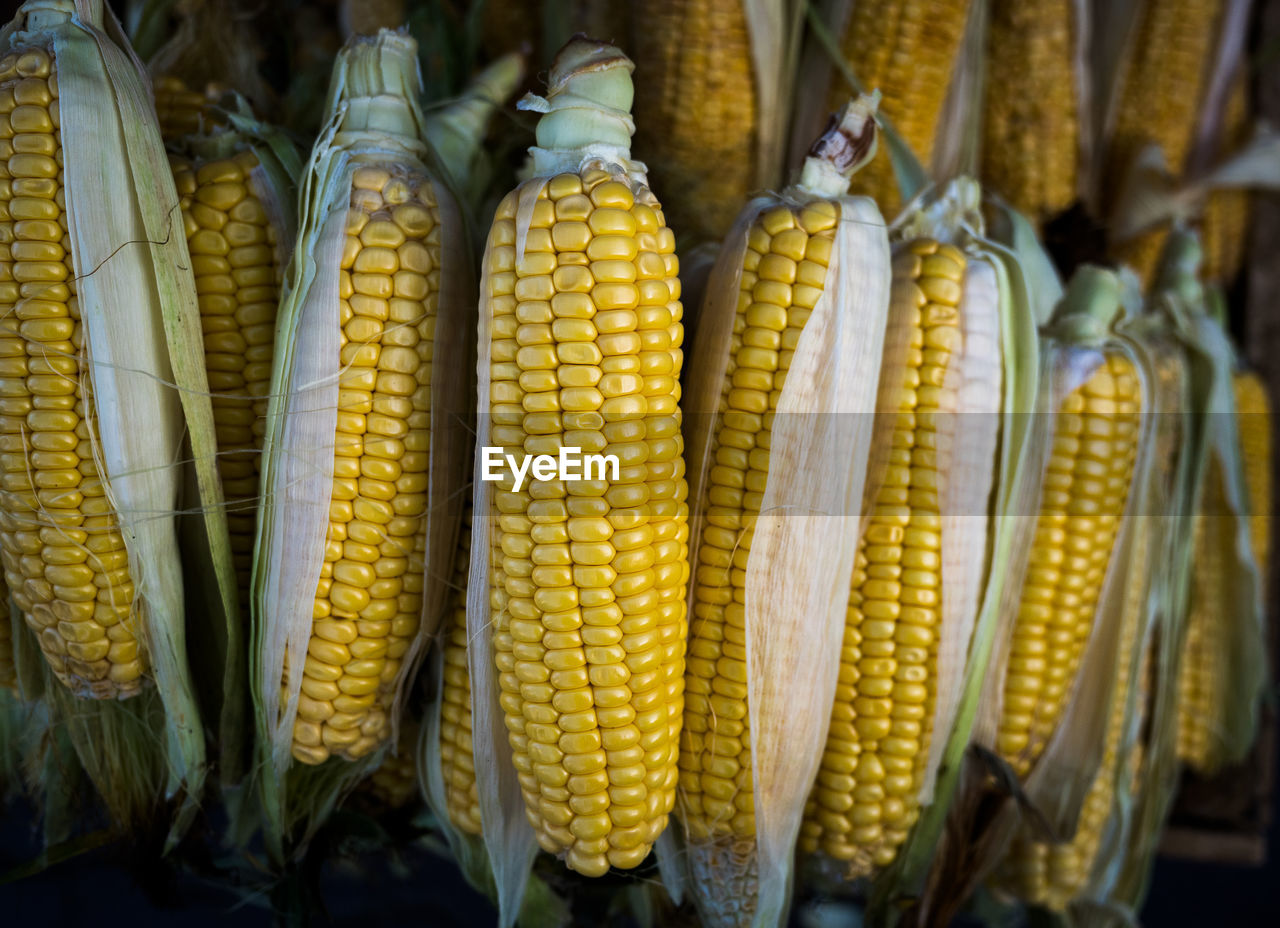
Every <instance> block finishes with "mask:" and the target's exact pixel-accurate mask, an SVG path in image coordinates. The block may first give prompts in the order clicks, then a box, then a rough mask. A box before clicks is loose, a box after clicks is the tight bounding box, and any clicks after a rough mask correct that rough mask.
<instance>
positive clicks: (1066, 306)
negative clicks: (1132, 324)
mask: <svg viewBox="0 0 1280 928" xmlns="http://www.w3.org/2000/svg"><path fill="white" fill-rule="evenodd" d="M1120 295H1121V283H1120V278H1119V276H1118V275H1117V274H1116V273H1115V271H1111V270H1108V269H1107V268H1105V267H1098V266H1097V265H1093V264H1086V265H1083V266H1082V267H1080V268H1079V269H1077V270H1076V272H1075V273H1074V274H1073V275H1071V280H1070V281H1069V282H1068V284H1067V292H1066V293H1065V294H1064V295H1063V298H1062V302H1060V303H1059V304H1058V307H1057V309H1056V310H1055V311H1054V314H1053V318H1052V319H1051V320H1050V327H1051V328H1054V329H1058V330H1064V329H1069V330H1070V332H1071V333H1072V334H1073V336H1074V337H1075V338H1078V339H1080V340H1082V341H1089V340H1092V339H1099V338H1105V337H1106V333H1107V330H1108V329H1109V328H1110V327H1111V325H1112V323H1114V322H1115V321H1116V318H1117V317H1118V316H1119V314H1120V310H1121V308H1122V302H1121V299H1120Z"/></svg>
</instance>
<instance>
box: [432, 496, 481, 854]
mask: <svg viewBox="0 0 1280 928" xmlns="http://www.w3.org/2000/svg"><path fill="white" fill-rule="evenodd" d="M470 559H471V514H470V513H467V515H466V516H465V517H464V518H463V525H462V535H461V537H460V538H459V540H458V563H457V566H456V567H455V568H454V572H453V582H454V590H453V595H452V596H451V597H450V602H449V611H450V616H449V620H448V622H449V624H448V627H447V628H446V629H445V638H444V642H443V648H444V687H443V692H442V696H441V699H442V703H443V705H442V706H441V709H440V714H441V720H440V762H441V767H442V772H443V775H444V787H445V802H446V803H447V806H448V812H449V820H450V821H451V822H453V824H454V826H455V827H456V828H458V829H460V830H462V831H465V832H467V833H468V834H472V835H478V834H480V798H479V796H478V794H477V793H476V768H475V762H474V759H473V756H472V754H471V675H470V674H469V673H468V672H467V575H468V572H469V567H470V563H469V562H470Z"/></svg>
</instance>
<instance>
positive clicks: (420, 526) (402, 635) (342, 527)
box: [293, 162, 441, 764]
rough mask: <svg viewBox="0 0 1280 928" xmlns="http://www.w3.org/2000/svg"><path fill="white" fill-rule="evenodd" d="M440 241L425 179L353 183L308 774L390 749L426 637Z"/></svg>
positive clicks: (373, 170)
mask: <svg viewBox="0 0 1280 928" xmlns="http://www.w3.org/2000/svg"><path fill="white" fill-rule="evenodd" d="M440 234H441V230H440V223H439V218H438V216H437V213H436V191H435V188H434V183H433V181H432V180H431V179H430V178H429V177H428V176H427V175H425V174H423V173H421V172H420V171H418V170H416V169H411V168H405V167H403V166H401V165H398V164H396V163H394V162H389V163H386V164H377V163H374V164H367V163H366V164H362V165H361V166H360V167H358V168H357V169H356V170H355V173H354V175H353V178H352V187H351V198H350V205H349V207H348V209H347V219H346V239H345V244H344V246H343V251H342V259H341V262H342V263H341V267H342V274H341V283H340V286H339V297H340V299H341V315H340V321H341V324H342V336H341V346H342V347H341V353H340V356H339V361H340V363H341V364H342V375H341V379H340V382H339V387H340V390H339V394H338V432H337V436H336V438H335V443H336V449H335V456H334V471H333V496H332V498H331V501H330V503H329V534H328V537H327V541H326V547H325V557H324V563H323V566H322V568H321V572H320V579H319V583H318V584H317V587H316V597H315V611H314V618H315V622H314V625H313V626H312V633H311V644H310V646H309V647H308V651H307V658H306V662H305V664H304V666H303V681H302V696H301V699H300V700H299V703H298V719H297V722H296V723H295V724H294V743H293V755H294V757H295V758H297V759H298V760H301V761H303V762H304V763H311V764H318V763H322V762H323V761H325V760H326V759H328V758H329V757H330V756H331V755H333V754H337V755H339V756H342V757H346V758H348V759H354V758H359V757H363V756H365V755H366V754H368V753H369V752H370V751H372V750H373V749H374V748H376V747H377V746H378V745H379V744H380V743H381V742H382V741H384V740H385V739H386V737H387V736H388V735H389V733H390V728H389V724H388V722H389V719H388V715H387V713H388V710H389V708H390V704H391V700H392V699H393V697H394V695H395V693H394V683H395V680H396V676H397V674H398V673H399V671H400V662H401V658H402V657H403V656H404V655H405V653H406V652H407V651H408V649H409V646H410V644H411V643H412V641H413V639H414V636H415V635H416V634H417V632H418V627H419V624H420V623H421V613H422V605H423V604H422V590H423V557H424V555H425V551H426V537H425V521H424V520H425V514H426V508H427V464H428V460H429V451H430V443H431V421H430V417H431V412H430V410H431V406H430V402H431V370H432V364H431V361H432V351H431V347H432V341H433V338H434V329H435V309H436V298H437V294H438V292H439V289H440V283H439V281H440Z"/></svg>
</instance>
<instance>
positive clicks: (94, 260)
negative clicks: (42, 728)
mask: <svg viewBox="0 0 1280 928" xmlns="http://www.w3.org/2000/svg"><path fill="white" fill-rule="evenodd" d="M104 17H105V18H104ZM38 43H43V44H47V45H51V46H52V50H53V53H54V55H55V56H56V58H57V62H58V69H59V89H60V94H59V103H60V106H61V111H62V117H63V121H62V130H61V131H62V144H63V153H64V171H65V176H66V180H65V189H66V197H67V212H68V217H69V222H70V226H69V235H70V238H71V251H72V257H73V261H74V263H75V266H76V268H77V269H78V271H79V273H80V277H79V283H78V298H79V302H80V307H81V312H82V315H83V318H84V322H85V331H86V341H87V344H88V347H89V353H90V356H91V359H90V362H89V363H90V365H91V369H92V373H93V380H94V387H95V401H96V406H97V414H98V424H99V430H100V440H99V442H98V445H99V447H98V448H97V452H98V455H99V460H100V461H101V462H102V465H103V469H104V477H105V478H106V481H107V482H108V484H109V486H110V495H111V497H112V498H113V500H114V502H115V505H116V508H117V511H118V514H119V519H120V523H121V527H122V532H123V534H124V535H125V537H126V538H127V539H129V541H128V542H127V548H128V553H129V563H130V574H131V575H132V576H133V577H134V578H135V582H136V583H137V589H138V593H137V595H138V597H139V598H140V599H141V600H142V601H143V602H144V603H145V604H146V606H145V609H144V613H145V615H146V622H145V637H146V640H147V643H148V646H149V652H150V655H151V660H152V665H153V675H154V682H155V684H156V685H155V688H154V692H151V693H144V694H143V695H142V696H141V697H139V698H136V699H134V700H132V701H129V702H125V703H120V704H116V703H105V704H99V703H98V701H88V700H81V699H72V698H71V697H70V694H69V693H67V694H65V696H66V698H63V695H64V694H57V696H56V698H54V703H55V708H56V710H57V711H58V712H61V713H66V714H73V715H74V716H75V718H74V723H73V724H71V725H70V728H69V732H70V734H71V738H72V741H73V742H74V743H75V746H76V750H77V752H78V753H79V754H80V756H81V759H82V762H83V763H84V765H85V767H86V769H87V770H88V772H89V774H90V777H91V779H92V780H93V781H94V783H95V786H96V787H97V789H98V791H99V792H100V793H101V794H102V795H103V798H104V800H105V801H106V803H107V805H108V807H109V809H110V810H111V812H112V814H113V817H114V819H115V820H116V821H117V823H119V824H121V825H127V824H129V823H131V822H135V821H138V820H140V819H142V818H149V817H150V816H151V815H152V814H153V810H154V809H155V807H156V805H157V801H158V799H159V798H160V797H161V796H164V797H167V798H170V799H176V800H179V802H178V805H177V812H176V815H175V818H174V821H173V826H172V829H171V831H170V842H171V843H172V842H174V841H176V840H177V838H178V837H179V835H180V834H181V832H182V830H183V829H184V828H185V827H186V825H187V824H188V823H189V822H190V820H191V816H193V815H194V813H195V811H196V804H197V802H198V801H199V800H200V798H201V794H202V791H203V784H204V779H205V774H206V761H205V746H204V736H203V730H202V726H201V723H200V713H199V709H198V707H197V704H196V701H195V697H194V693H193V686H192V680H191V676H190V672H189V670H188V665H187V654H186V631H185V624H184V623H185V617H184V611H183V581H182V567H183V565H182V563H181V562H180V560H179V553H178V543H177V541H178V536H177V532H176V529H177V518H176V510H177V509H178V508H179V506H180V504H182V503H183V500H182V498H181V497H182V492H183V482H184V477H189V483H188V487H189V490H188V495H189V496H190V497H191V498H189V499H187V500H186V501H185V502H186V505H187V506H189V507H191V508H193V509H195V511H197V512H200V513H202V518H201V519H198V520H197V521H199V522H201V523H202V524H201V525H200V527H199V529H198V532H197V534H199V532H203V536H204V538H203V540H204V542H205V543H206V544H207V545H209V546H210V547H211V549H212V550H214V551H215V552H216V551H217V550H218V549H219V548H220V547H221V546H222V545H225V543H226V542H225V538H226V523H225V519H224V517H223V514H222V510H221V491H220V488H219V486H218V481H217V474H216V470H215V466H214V461H215V447H214V426H213V413H212V407H211V405H210V402H209V397H208V386H207V381H206V378H205V372H204V359H203V346H202V336H201V331H200V324H199V314H198V312H197V311H196V295H195V285H194V282H193V280H192V278H191V275H190V272H189V271H188V270H187V269H188V268H189V267H190V258H189V256H188V254H187V247H186V240H185V237H184V236H183V234H182V226H181V221H180V219H177V218H176V217H175V213H174V210H173V204H174V203H175V202H176V199H177V198H176V194H175V192H174V189H173V180H172V177H171V175H170V173H169V166H168V162H167V160H166V158H165V154H164V149H163V146H162V144H161V142H160V137H159V132H158V129H157V127H156V124H155V117H154V115H153V113H152V111H151V103H150V100H149V98H148V96H147V94H146V89H145V77H144V75H143V73H142V69H141V66H140V64H139V63H138V61H137V60H136V58H133V57H132V55H131V53H130V51H129V49H128V45H127V43H126V42H125V39H124V37H123V34H122V32H121V30H120V27H119V24H118V23H117V22H116V21H115V19H114V18H113V17H111V16H110V15H109V14H105V13H104V10H103V7H102V4H100V3H96V2H93V0H78V2H76V3H71V2H69V0H44V2H38V0H32V2H30V3H28V4H26V5H24V7H23V8H22V10H20V11H19V15H18V18H17V19H15V21H14V22H13V23H11V24H10V25H9V26H8V27H6V29H5V30H4V32H3V34H0V44H2V45H4V46H6V47H13V46H15V45H22V44H38ZM103 217H110V218H109V219H106V220H104V218H103ZM139 422H145V423H147V428H146V429H139V428H136V426H135V424H136V423H139ZM188 468H190V470H189V471H188ZM192 490H194V492H192ZM195 554H196V555H199V554H200V552H198V551H197V552H195ZM188 566H190V567H192V568H193V569H194V568H195V560H194V559H193V560H192V562H190V563H189V565H188ZM203 569H205V570H212V572H213V576H214V577H215V578H216V583H217V588H218V591H219V593H220V595H219V596H217V597H215V598H214V601H213V602H212V603H211V609H210V612H211V614H210V615H208V616H207V617H204V618H202V620H203V621H209V622H210V623H212V624H213V625H214V626H215V628H217V629H220V630H221V632H220V633H221V634H223V635H226V636H229V635H230V634H231V629H230V622H231V621H232V618H231V617H232V616H234V606H233V602H232V601H233V599H234V580H233V576H232V572H231V564H230V559H229V557H228V558H227V559H226V560H225V562H224V561H222V560H220V559H218V558H217V557H216V556H215V557H214V558H213V560H212V564H211V567H205V568H203ZM53 693H56V691H51V695H52V694H53ZM117 735H118V737H117ZM139 770H145V775H140V776H134V773H135V772H137V771H139Z"/></svg>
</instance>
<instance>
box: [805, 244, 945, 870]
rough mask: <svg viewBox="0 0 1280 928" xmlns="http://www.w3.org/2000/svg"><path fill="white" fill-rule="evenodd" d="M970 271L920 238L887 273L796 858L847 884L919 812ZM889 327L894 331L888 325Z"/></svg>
mask: <svg viewBox="0 0 1280 928" xmlns="http://www.w3.org/2000/svg"><path fill="white" fill-rule="evenodd" d="M966 264H967V260H966V258H965V256H964V254H963V253H962V252H961V251H959V250H958V249H956V248H955V247H953V246H951V245H944V244H939V243H938V242H936V241H933V240H932V239H918V240H916V241H914V242H911V243H910V244H909V245H907V246H905V247H903V248H901V249H899V251H898V253H897V254H896V255H895V256H894V262H893V272H894V275H893V297H892V298H893V303H892V305H891V308H890V315H891V322H890V325H894V324H897V325H905V326H907V327H908V332H909V336H908V342H907V355H906V369H905V370H904V371H903V372H902V378H903V379H902V381H901V383H900V384H899V385H897V386H898V388H899V390H900V396H901V400H900V404H899V405H898V406H897V409H896V412H897V419H896V422H895V425H894V429H893V434H892V446H891V450H890V452H889V454H888V457H887V461H886V464H885V466H884V468H883V472H882V473H880V474H875V475H871V474H869V475H868V485H870V486H875V487H877V488H878V489H877V490H876V494H875V502H874V509H873V511H872V514H871V516H870V518H869V519H868V522H867V527H866V529H865V530H864V532H863V534H862V537H861V538H860V539H859V542H858V552H857V555H856V559H855V562H854V571H853V579H852V585H851V589H850V593H849V607H848V611H847V614H846V624H845V635H844V643H843V647H842V651H841V654H840V676H839V679H838V683H837V685H836V697H835V703H834V704H833V706H832V710H831V724H830V728H829V729H828V731H827V744H826V748H825V750H824V752H823V756H822V766H821V768H820V770H819V773H818V780H817V783H816V784H815V786H814V789H813V794H812V796H811V798H810V801H809V804H808V807H807V808H806V810H805V818H804V824H803V825H802V826H801V830H800V849H801V850H802V851H803V852H805V853H816V852H818V851H822V852H823V853H824V854H826V855H827V856H829V857H831V858H833V859H835V860H837V861H843V862H847V865H848V874H849V875H850V876H851V877H856V876H862V875H865V874H868V873H870V872H871V871H872V870H874V869H876V868H878V867H884V866H886V865H888V864H889V863H890V862H891V861H892V860H893V858H894V857H895V856H896V854H897V851H898V847H899V846H900V845H901V844H902V842H903V841H904V840H905V839H906V836H907V832H908V830H909V829H910V828H911V826H912V825H913V824H914V823H915V820H916V817H917V815H918V814H919V803H918V794H919V792H920V789H921V787H922V785H923V779H924V775H925V771H926V767H927V761H928V756H929V739H930V737H931V736H932V729H933V711H934V697H935V683H936V676H935V675H936V669H937V653H938V651H937V647H938V637H939V624H940V620H941V611H940V605H941V597H942V588H941V583H940V579H939V578H940V571H941V559H942V558H941V529H942V524H941V523H942V518H941V513H940V510H939V505H938V492H937V491H938V473H937V467H938V462H937V441H936V432H935V428H937V426H938V421H937V420H938V414H939V413H941V412H945V411H947V410H948V409H954V399H955V395H954V394H955V390H954V387H948V386H944V380H945V379H946V375H947V370H948V366H949V365H950V363H951V359H952V355H953V350H954V349H955V348H956V346H957V345H958V343H959V339H960V329H959V325H958V322H959V306H960V298H961V294H962V291H963V280H964V272H965V266H966ZM893 320H896V323H895V321H893Z"/></svg>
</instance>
